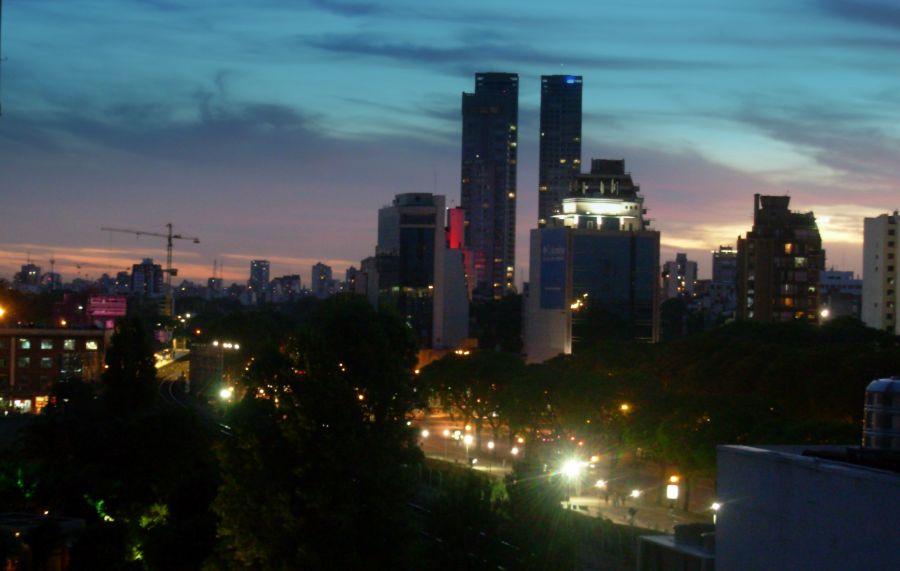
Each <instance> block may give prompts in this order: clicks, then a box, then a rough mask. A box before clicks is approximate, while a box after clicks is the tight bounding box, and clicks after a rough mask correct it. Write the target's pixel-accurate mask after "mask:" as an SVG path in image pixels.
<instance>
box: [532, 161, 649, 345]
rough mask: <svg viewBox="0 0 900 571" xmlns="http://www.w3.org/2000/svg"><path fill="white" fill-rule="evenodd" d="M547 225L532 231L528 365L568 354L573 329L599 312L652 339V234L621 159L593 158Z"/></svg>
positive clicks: (575, 332)
mask: <svg viewBox="0 0 900 571" xmlns="http://www.w3.org/2000/svg"><path fill="white" fill-rule="evenodd" d="M591 170H592V173H591V174H589V175H579V177H576V183H575V184H574V185H573V192H572V193H571V194H570V195H569V197H567V198H566V199H564V200H563V208H562V210H563V214H560V215H557V216H556V217H555V218H556V220H557V221H556V223H555V224H554V227H550V228H538V229H535V230H532V231H531V265H530V273H529V287H528V293H527V295H526V297H525V320H524V340H525V352H526V355H527V360H528V361H529V362H542V361H545V360H547V359H549V358H552V357H555V356H556V355H559V354H569V353H571V352H572V349H573V342H574V341H577V338H576V337H577V334H578V333H577V332H579V331H583V330H584V328H585V327H589V326H590V324H591V323H592V320H594V319H597V317H598V316H599V315H603V314H606V315H607V316H612V317H614V318H615V319H617V320H618V321H619V322H620V323H621V324H622V326H623V327H627V328H628V329H629V331H630V334H631V335H633V336H634V337H636V338H639V339H644V340H647V341H657V340H658V339H659V275H660V274H659V232H656V231H654V230H651V229H649V223H648V222H647V221H645V220H644V217H643V214H644V210H643V198H642V197H641V196H640V195H639V194H638V191H639V187H638V186H637V185H635V184H633V181H631V175H630V174H627V173H626V172H625V165H624V161H598V160H595V161H592V169H591Z"/></svg>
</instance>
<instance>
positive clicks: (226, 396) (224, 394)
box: [219, 387, 234, 400]
mask: <svg viewBox="0 0 900 571" xmlns="http://www.w3.org/2000/svg"><path fill="white" fill-rule="evenodd" d="M233 396H234V387H224V388H223V389H221V390H220V391H219V398H220V399H222V400H231V398H232V397H233Z"/></svg>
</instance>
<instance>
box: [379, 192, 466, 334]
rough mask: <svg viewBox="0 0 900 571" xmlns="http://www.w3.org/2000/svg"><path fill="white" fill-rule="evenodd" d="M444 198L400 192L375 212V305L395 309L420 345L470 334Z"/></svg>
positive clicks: (458, 254)
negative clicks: (376, 298) (376, 226)
mask: <svg viewBox="0 0 900 571" xmlns="http://www.w3.org/2000/svg"><path fill="white" fill-rule="evenodd" d="M445 217H446V211H445V209H444V197H443V196H440V195H433V194H429V193H408V194H398V195H397V196H396V198H394V201H393V203H392V204H391V205H390V206H385V207H384V208H382V209H381V210H379V211H378V245H377V247H376V249H375V258H376V264H377V276H378V278H377V279H378V300H379V304H385V305H390V306H392V307H395V308H397V310H398V311H399V312H400V315H402V316H403V317H404V319H405V320H406V323H407V325H409V327H410V329H412V331H413V332H414V334H415V335H416V338H417V339H418V341H419V346H420V347H422V348H428V349H432V348H451V347H456V346H458V345H459V344H460V343H461V342H462V341H463V340H464V339H465V338H466V337H467V335H468V322H469V303H468V292H467V288H466V277H465V272H464V270H463V255H462V249H461V248H449V247H448V241H449V235H450V232H449V231H448V230H447V229H446V228H445Z"/></svg>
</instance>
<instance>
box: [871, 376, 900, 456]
mask: <svg viewBox="0 0 900 571" xmlns="http://www.w3.org/2000/svg"><path fill="white" fill-rule="evenodd" d="M862 445H863V448H871V449H874V450H896V451H900V377H891V378H890V379H878V380H875V381H872V382H871V383H869V386H868V387H866V409H865V417H864V418H863V441H862Z"/></svg>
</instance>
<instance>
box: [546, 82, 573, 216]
mask: <svg viewBox="0 0 900 571" xmlns="http://www.w3.org/2000/svg"><path fill="white" fill-rule="evenodd" d="M580 172H581V76H580V75H544V76H541V147H540V167H539V171H538V228H544V227H545V226H552V225H553V216H554V215H558V214H562V201H563V198H565V197H566V195H567V194H568V193H569V185H570V183H571V182H572V179H573V177H575V175H577V174H578V173H580Z"/></svg>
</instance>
